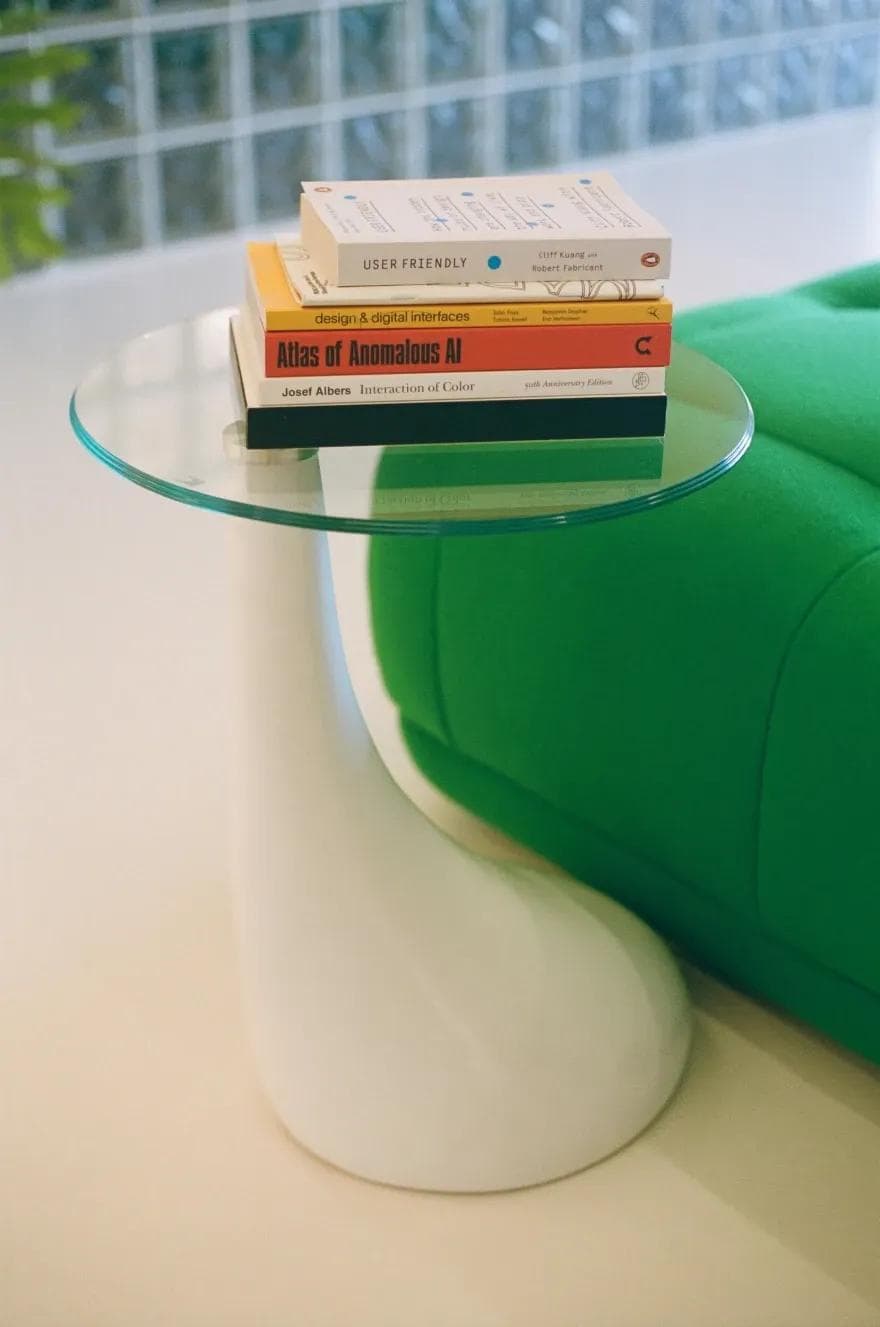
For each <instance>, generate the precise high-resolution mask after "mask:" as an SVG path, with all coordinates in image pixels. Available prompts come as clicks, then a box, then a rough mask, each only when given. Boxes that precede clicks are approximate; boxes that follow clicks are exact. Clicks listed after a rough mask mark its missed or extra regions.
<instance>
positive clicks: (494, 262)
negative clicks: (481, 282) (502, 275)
mask: <svg viewBox="0 0 880 1327" xmlns="http://www.w3.org/2000/svg"><path fill="white" fill-rule="evenodd" d="M486 266H487V267H491V269H492V271H493V272H496V271H497V270H498V268H499V267H500V266H501V259H500V258H499V257H498V255H497V253H493V254H492V257H491V258H487V259H486Z"/></svg>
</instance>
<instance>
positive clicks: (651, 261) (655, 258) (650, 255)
mask: <svg viewBox="0 0 880 1327" xmlns="http://www.w3.org/2000/svg"><path fill="white" fill-rule="evenodd" d="M640 261H641V264H642V267H659V266H660V255H659V253H654V251H653V249H649V250H648V252H647V253H643V254H642V257H641V259H640Z"/></svg>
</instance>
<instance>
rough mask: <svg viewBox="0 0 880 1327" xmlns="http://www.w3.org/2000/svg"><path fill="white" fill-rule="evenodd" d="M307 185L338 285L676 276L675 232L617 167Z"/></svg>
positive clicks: (306, 238)
mask: <svg viewBox="0 0 880 1327" xmlns="http://www.w3.org/2000/svg"><path fill="white" fill-rule="evenodd" d="M302 189H303V193H302V198H301V209H300V225H301V229H302V241H303V245H304V247H305V248H306V249H308V250H309V252H310V253H311V254H312V256H313V258H314V260H315V265H316V267H317V268H318V271H319V272H321V273H322V274H323V276H324V277H325V279H326V280H327V281H329V282H332V283H333V284H334V285H339V286H351V285H360V286H374V285H397V284H407V283H409V282H412V281H431V282H438V283H442V284H448V283H454V284H460V283H461V282H469V281H564V280H585V279H586V280H598V279H605V278H611V279H633V280H636V279H638V278H640V277H646V276H648V277H658V278H662V277H667V276H668V275H669V263H670V255H671V244H672V241H671V237H670V235H669V232H668V231H667V230H666V229H665V227H664V226H662V225H661V224H660V222H659V221H657V220H656V219H655V218H654V217H652V216H651V215H650V214H649V213H647V212H645V211H644V210H643V209H642V208H640V207H639V206H638V204H637V203H635V202H634V201H633V199H631V198H630V197H629V196H628V195H627V194H626V193H625V192H624V191H623V189H621V187H620V185H619V184H618V183H617V181H616V180H615V179H614V177H613V176H612V175H610V174H609V173H608V172H607V171H595V172H592V173H585V174H572V175H519V176H516V175H511V176H501V177H494V178H480V179H454V180H348V181H306V182H304V183H303V186H302Z"/></svg>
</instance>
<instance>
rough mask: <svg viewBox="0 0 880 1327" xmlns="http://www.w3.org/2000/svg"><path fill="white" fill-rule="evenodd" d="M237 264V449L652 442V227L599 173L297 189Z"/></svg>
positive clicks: (656, 250)
mask: <svg viewBox="0 0 880 1327" xmlns="http://www.w3.org/2000/svg"><path fill="white" fill-rule="evenodd" d="M300 216H301V231H302V233H301V236H298V237H296V238H294V239H279V240H278V241H277V242H275V243H254V244H250V245H248V250H247V299H246V302H245V304H244V306H243V307H242V309H241V310H240V312H239V313H238V315H237V316H236V317H235V318H233V320H232V345H233V351H234V358H235V363H236V366H237V370H238V373H237V379H238V384H239V388H240V395H241V400H242V406H243V411H244V415H245V421H246V435H247V445H248V446H249V447H257V448H267V447H326V446H356V445H360V444H393V443H410V444H412V443H432V444H437V443H454V442H459V443H473V442H500V441H505V442H517V441H521V440H524V439H528V440H532V439H545V440H562V439H584V438H588V439H592V438H607V439H612V438H658V437H660V436H662V434H663V432H664V427H665V419H666V380H665V375H666V366H667V365H668V363H669V358H670V348H671V332H672V326H671V324H672V305H671V303H670V302H669V300H668V299H666V298H665V296H664V293H663V286H662V284H661V283H662V279H663V278H664V277H666V276H668V274H669V263H670V248H671V241H670V236H669V234H668V232H667V231H666V230H665V229H664V228H663V226H661V225H660V223H659V222H657V221H655V220H654V218H653V217H651V216H649V215H648V214H647V213H646V212H644V211H643V210H642V209H641V208H640V207H638V206H637V205H636V203H634V202H633V200H632V199H631V198H629V197H627V195H626V194H625V193H624V192H623V190H622V189H621V188H620V187H619V185H618V184H617V183H616V181H615V180H614V179H613V178H612V177H611V176H610V175H608V174H607V173H605V172H598V173H596V174H593V175H560V176H520V177H505V178H498V179H460V180H382V181H348V182H344V183H334V182H323V183H307V184H304V185H303V193H302V198H301V213H300Z"/></svg>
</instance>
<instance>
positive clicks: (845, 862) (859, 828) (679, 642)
mask: <svg viewBox="0 0 880 1327" xmlns="http://www.w3.org/2000/svg"><path fill="white" fill-rule="evenodd" d="M676 336H677V338H678V339H679V340H681V341H684V342H687V343H688V344H690V345H692V346H694V347H695V348H696V349H698V350H701V351H703V352H704V353H705V354H707V355H708V356H709V357H710V358H712V359H714V360H716V361H717V362H718V363H720V364H722V365H724V366H725V367H726V368H727V369H729V370H730V372H732V373H733V374H734V376H735V377H736V378H738V380H739V381H740V382H741V383H742V385H743V386H744V388H745V390H746V391H747V392H748V394H749V396H750V397H751V399H752V403H753V405H754V407H755V414H756V420H757V426H758V427H757V433H756V437H755V440H754V443H753V445H752V447H751V449H750V451H749V452H748V454H747V455H746V457H745V458H744V460H743V461H742V462H741V463H740V464H739V465H738V466H737V467H736V468H735V469H734V470H733V471H732V472H731V473H730V474H729V475H726V476H725V477H724V478H722V479H721V480H720V481H718V482H717V483H716V484H714V485H711V486H710V487H709V488H707V489H705V490H703V491H702V492H699V493H697V494H695V495H692V496H690V497H688V498H685V499H683V500H682V501H679V502H675V503H671V504H669V505H668V506H666V507H660V508H657V509H655V510H652V511H648V512H645V513H643V514H640V515H637V516H630V517H626V518H625V519H623V520H617V521H608V522H605V523H603V524H599V525H594V526H584V527H576V528H571V529H564V528H562V529H558V530H552V531H548V532H546V533H543V532H542V533H530V534H525V535H522V534H520V535H499V536H494V535H489V536H479V537H473V538H460V537H455V538H450V539H445V540H444V539H407V538H378V539H374V540H373V542H372V547H371V557H370V584H371V598H372V607H373V622H374V630H375V639H376V644H377V649H378V654H379V659H380V663H381V666H382V669H383V672H384V676H385V681H386V685H387V687H388V689H389V692H390V694H391V695H392V696H393V697H394V699H395V700H396V702H397V704H398V705H399V707H400V710H401V718H402V725H403V730H404V733H405V736H406V740H407V742H408V744H409V747H410V749H411V751H412V753H413V756H414V758H415V760H416V761H417V763H418V764H419V766H420V767H421V768H422V769H423V770H424V771H425V772H426V774H427V775H428V776H429V777H430V778H432V779H433V780H434V781H435V782H436V783H437V784H438V785H439V786H440V787H442V788H443V789H444V790H446V791H447V792H449V793H450V794H451V795H452V796H453V797H455V798H456V799H457V800H459V801H460V802H462V803H463V804H464V805H466V806H468V807H470V808H471V809H472V810H474V811H475V812H477V813H478V814H479V815H481V816H483V817H485V818H486V819H488V820H490V821H492V822H493V823H495V824H496V825H498V826H499V827H501V828H502V829H504V830H506V831H507V832H508V833H510V834H511V835H513V836H514V837H516V838H517V839H519V840H520V841H522V842H524V843H526V844H528V845H529V846H531V847H533V848H535V849H537V851H539V852H541V853H543V854H544V855H545V856H547V857H548V858H550V859H551V860H553V861H556V862H558V863H559V864H560V865H561V866H563V867H565V868H566V869H567V870H569V871H571V872H572V873H573V874H574V875H575V876H578V877H579V878H581V879H583V880H585V881H589V883H590V884H592V885H594V886H596V887H597V888H600V889H603V890H605V891H607V892H608V893H609V894H611V895H613V896H614V897H615V898H618V899H620V900H621V901H622V902H623V903H625V904H627V905H628V906H630V907H632V908H633V909H634V910H635V911H637V912H638V913H640V914H641V915H642V916H644V917H645V918H646V919H648V920H649V921H650V922H652V923H653V924H654V925H655V926H656V927H658V928H659V929H660V930H661V931H663V932H664V933H665V934H666V935H667V936H668V937H669V938H670V939H671V940H672V941H674V942H676V943H677V944H679V945H680V946H681V947H682V948H683V949H684V950H686V951H687V952H688V953H689V954H690V955H692V956H693V957H694V959H695V960H696V961H697V962H698V963H702V964H703V965H704V966H706V967H708V968H710V969H712V970H714V971H716V972H717V973H719V974H720V975H722V976H723V977H724V978H726V979H727V980H729V981H731V982H733V983H734V984H736V985H739V986H740V987H742V988H744V989H746V990H748V991H751V992H753V993H755V994H757V995H759V996H763V997H766V998H767V999H769V1000H771V1001H774V1002H776V1003H778V1004H779V1005H781V1006H783V1007H785V1008H786V1009H788V1010H790V1011H792V1012H793V1013H794V1014H796V1015H798V1016H800V1017H801V1018H803V1019H805V1020H807V1021H808V1022H810V1023H812V1024H814V1025H815V1026H817V1027H818V1028H821V1029H822V1030H824V1031H826V1032H827V1033H829V1034H830V1035H832V1036H834V1037H836V1038H838V1039H839V1040H840V1041H842V1042H844V1043H846V1044H847V1045H849V1046H851V1047H853V1048H855V1049H856V1050H859V1051H861V1052H862V1053H863V1054H866V1055H868V1056H870V1057H872V1058H874V1059H876V1060H878V1061H880V798H878V793H880V492H878V486H880V265H877V266H872V267H867V268H862V269H859V270H857V271H851V272H845V273H843V274H840V275H837V276H834V277H829V278H827V279H825V280H822V281H818V282H814V283H811V284H810V285H808V286H802V287H800V288H799V289H797V290H794V291H789V292H785V293H783V294H779V295H776V296H772V297H764V298H759V299H751V300H741V301H736V302H734V303H729V304H726V305H721V306H717V307H714V308H709V309H703V310H696V311H693V312H690V313H687V314H684V315H680V316H678V317H677V319H676ZM395 464H396V462H395V459H394V453H393V451H391V450H389V452H388V453H387V454H386V457H385V459H384V461H383V467H385V468H386V472H387V471H388V468H389V467H393V466H394V465H395ZM382 476H383V472H382V470H381V469H380V475H379V483H381V482H382Z"/></svg>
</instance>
